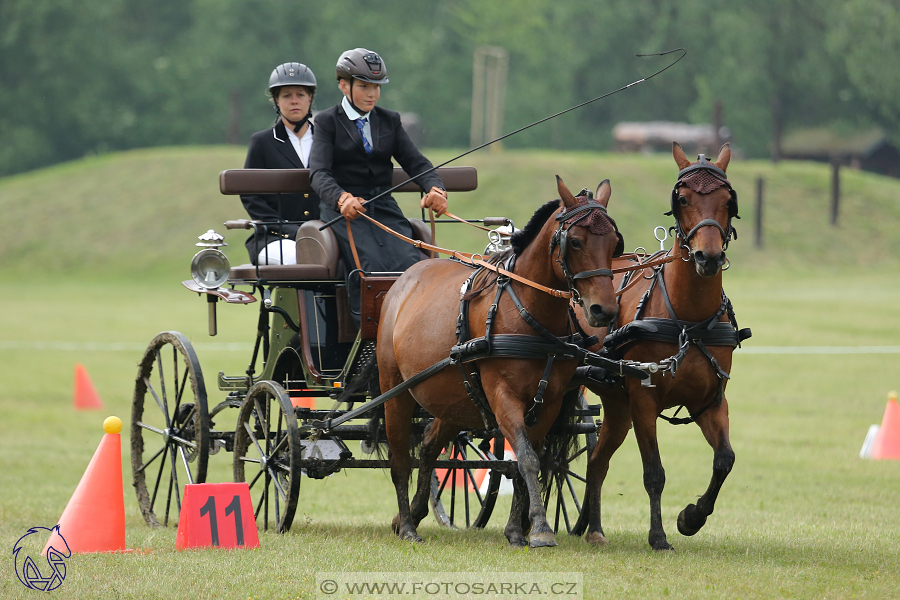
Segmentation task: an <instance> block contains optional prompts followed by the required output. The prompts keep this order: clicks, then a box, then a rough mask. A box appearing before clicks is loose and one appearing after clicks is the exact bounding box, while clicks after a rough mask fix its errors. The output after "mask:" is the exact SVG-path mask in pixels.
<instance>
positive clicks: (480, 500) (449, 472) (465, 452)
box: [431, 432, 504, 529]
mask: <svg viewBox="0 0 900 600" xmlns="http://www.w3.org/2000/svg"><path fill="white" fill-rule="evenodd" d="M491 448H493V452H492V451H491ZM503 448H504V439H503V436H502V435H497V436H495V437H494V438H488V439H486V440H484V441H483V442H482V443H481V444H478V445H475V443H474V441H473V440H472V439H471V438H470V437H469V435H468V433H466V432H462V433H460V434H459V435H458V436H457V437H456V439H455V440H453V443H452V445H451V449H450V456H449V459H448V461H447V462H449V461H453V460H456V459H462V460H484V461H494V460H503V454H504V452H503ZM498 449H499V453H500V458H499V459H498V458H497V457H496V454H497V451H498ZM442 462H445V461H443V460H439V461H438V465H439V467H438V468H440V464H441V463H442ZM502 479H503V475H502V474H501V473H500V472H498V471H496V470H494V469H491V468H486V469H445V470H444V471H443V472H442V473H440V474H438V472H437V471H436V472H435V473H433V474H432V476H431V509H432V511H433V512H434V517H435V519H437V522H438V523H440V524H441V525H444V526H445V527H458V526H461V525H462V523H463V519H465V526H466V528H467V529H469V528H474V529H482V528H483V527H484V526H485V525H487V522H488V519H490V518H491V512H492V511H493V510H494V504H496V502H497V493H498V492H499V491H500V483H501V481H502Z"/></svg>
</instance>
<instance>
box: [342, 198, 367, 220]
mask: <svg viewBox="0 0 900 600" xmlns="http://www.w3.org/2000/svg"><path fill="white" fill-rule="evenodd" d="M362 203H363V199H362V198H357V197H356V196H354V195H353V194H351V193H350V192H344V193H343V194H341V197H340V198H338V201H337V205H338V210H339V211H341V214H342V215H343V216H344V218H346V219H347V220H348V221H352V220H353V219H355V218H356V217H358V216H359V215H361V214H363V213H364V212H366V207H365V206H363V205H362Z"/></svg>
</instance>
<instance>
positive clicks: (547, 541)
mask: <svg viewBox="0 0 900 600" xmlns="http://www.w3.org/2000/svg"><path fill="white" fill-rule="evenodd" d="M557 190H558V192H559V196H560V200H553V201H551V202H548V203H547V204H545V205H544V206H543V207H541V208H540V209H538V211H537V212H536V213H535V214H534V215H533V216H532V218H531V220H530V222H529V223H528V225H527V226H526V227H525V229H524V230H522V231H521V232H517V233H516V234H515V235H514V236H513V239H512V246H513V249H512V250H508V251H506V252H503V253H499V254H497V255H493V256H492V257H491V261H490V263H491V264H494V265H498V266H504V269H507V270H508V272H512V273H513V274H514V275H511V276H506V275H503V274H495V273H494V272H491V271H490V270H487V269H482V270H479V271H473V269H472V268H471V267H470V266H468V265H466V264H463V263H461V262H460V261H456V260H451V259H439V260H427V261H422V262H419V263H417V264H415V265H413V266H412V267H410V268H409V269H408V270H407V271H406V272H405V273H404V274H403V275H402V276H401V277H400V278H399V279H398V280H397V282H396V283H395V284H394V285H393V286H392V287H391V289H390V291H389V292H388V294H387V296H386V298H385V301H384V304H383V307H382V312H381V318H380V322H379V327H378V343H377V365H378V372H379V383H380V386H381V389H382V390H388V389H391V388H393V387H395V386H397V385H399V384H400V383H402V382H403V381H405V380H407V379H409V378H411V377H412V376H414V375H416V374H417V373H419V372H421V371H424V370H425V369H426V368H428V367H429V366H432V365H434V364H435V363H437V362H439V361H441V360H442V359H445V358H446V357H447V356H448V354H450V353H451V348H454V350H456V349H458V348H460V347H463V346H466V344H464V343H461V342H460V340H463V341H465V340H466V339H469V340H472V343H476V342H477V343H479V344H482V345H489V346H490V347H491V353H490V354H488V355H487V356H486V357H482V358H480V359H479V360H477V361H476V362H469V363H464V361H463V360H462V359H461V360H460V361H459V362H458V363H457V364H455V365H451V366H447V367H446V368H443V369H442V370H440V371H438V372H437V373H436V374H435V375H434V376H432V377H430V378H428V379H426V380H424V381H423V382H422V383H419V384H416V385H415V386H413V387H412V388H411V389H410V390H409V391H407V392H404V393H402V394H400V395H399V396H397V397H395V398H393V399H392V400H390V401H388V402H387V403H386V404H385V414H384V418H385V430H386V435H387V440H388V444H389V448H390V467H391V479H392V481H393V483H394V486H395V488H396V492H397V502H398V507H399V512H398V514H397V515H396V516H395V517H394V519H393V522H392V528H393V530H394V532H395V533H397V534H398V535H399V537H400V538H401V539H403V540H412V541H417V542H418V541H422V539H421V538H420V537H419V535H418V533H417V531H416V528H417V526H418V524H419V523H420V522H421V520H422V519H423V518H424V517H425V516H426V515H427V514H428V504H429V499H430V491H431V477H432V472H433V471H434V466H435V462H436V460H437V458H438V455H439V454H440V452H441V450H442V449H443V448H445V447H446V446H447V445H448V444H449V443H450V441H451V440H452V439H453V438H454V437H456V435H457V434H458V433H459V432H460V431H463V430H471V429H483V428H487V427H488V425H489V421H495V422H496V425H495V426H496V427H499V429H500V431H501V432H502V434H503V436H504V437H505V438H506V439H507V440H508V441H509V443H510V445H511V447H512V449H513V451H514V452H515V454H516V457H517V459H518V472H519V476H520V477H521V479H519V478H517V486H516V487H517V488H523V487H524V488H526V489H525V490H523V493H524V494H526V496H527V499H528V504H529V510H528V516H529V518H530V519H531V523H532V527H531V532H530V536H529V538H528V539H527V540H526V539H525V537H524V535H523V533H522V530H521V527H518V528H517V529H516V528H512V529H511V530H508V531H507V538H508V539H509V541H510V544H511V545H514V546H524V545H526V544H528V545H530V546H532V547H540V546H555V545H556V537H555V535H554V532H553V529H552V528H551V527H550V525H549V524H548V523H547V519H546V513H545V509H544V506H543V503H542V502H541V496H540V486H539V482H538V471H539V467H540V465H539V461H538V457H537V454H536V453H535V449H534V448H535V446H536V445H537V446H539V445H540V443H541V442H542V441H543V439H544V437H545V436H546V435H547V432H548V430H549V429H550V427H551V425H552V424H553V422H554V420H555V419H556V417H557V414H558V413H559V411H560V407H561V404H562V401H563V395H564V393H565V389H566V385H567V384H568V382H569V380H570V379H571V377H572V375H573V373H574V372H575V369H576V367H577V362H578V361H577V360H575V359H573V358H572V357H569V356H567V355H566V351H565V350H564V349H562V350H561V348H562V346H561V345H560V340H559V337H560V336H566V335H569V334H572V333H573V332H572V330H571V326H572V321H571V320H570V317H569V314H570V308H569V307H570V300H569V296H574V299H575V300H576V301H577V302H578V303H579V304H581V306H582V308H583V317H584V320H585V321H586V322H588V323H590V324H592V325H593V326H595V327H604V326H606V325H608V324H609V323H611V322H613V321H614V319H615V316H616V312H617V310H618V307H617V305H616V299H615V292H614V290H613V287H612V272H611V271H610V269H609V267H610V264H611V262H612V258H613V255H614V254H615V253H616V252H618V253H621V248H622V241H621V236H620V235H619V233H618V230H617V229H616V227H615V223H614V222H613V221H612V219H610V218H609V217H608V215H607V214H606V207H607V205H608V203H609V197H610V193H611V188H610V185H609V181H608V180H606V181H604V182H602V183H601V184H600V186H599V187H598V188H597V191H596V199H593V198H591V197H590V193H589V192H587V191H585V192H583V195H580V196H579V197H578V198H576V197H575V196H573V194H572V193H571V192H570V191H569V190H568V188H567V187H566V186H565V184H564V183H563V181H562V180H561V179H560V178H559V177H557ZM517 278H525V279H527V280H530V282H532V284H536V285H537V287H534V286H533V285H532V284H529V285H526V284H524V283H522V282H521V281H520V279H517ZM540 287H543V288H544V289H543V290H542V289H538V288H540ZM548 288H552V289H548ZM555 288H563V289H566V288H568V290H569V292H568V293H565V292H562V293H561V292H560V290H558V289H555ZM466 290H468V291H467V292H466V293H465V294H463V292H465V291H466ZM488 290H490V291H488ZM548 292H553V293H548ZM461 295H462V300H461ZM460 330H462V331H464V332H465V333H466V334H468V335H463V336H459V335H458V333H459V331H460ZM536 333H537V334H539V335H536ZM479 338H480V339H481V341H478V340H479ZM535 339H536V340H537V342H535V341H534V340H535ZM485 340H487V342H485ZM504 340H505V341H506V342H507V343H506V344H505V347H506V350H507V351H508V352H506V353H504V352H499V355H498V354H497V353H494V350H495V349H500V348H501V346H504V345H503V344H501V342H503V341H504ZM529 344H531V345H534V344H537V348H538V352H536V353H534V354H533V355H529V354H528V347H529ZM542 344H543V345H542ZM517 352H520V354H517ZM555 353H560V354H559V355H558V357H557V358H558V360H553V358H550V357H549V355H551V354H555ZM451 357H452V354H451ZM464 364H465V365H466V366H468V369H465V368H463V366H464ZM471 365H476V366H475V367H474V368H473V367H472V366H471ZM479 384H480V385H479ZM473 388H477V389H480V390H481V393H480V395H479V394H477V393H473ZM416 404H418V405H420V406H422V407H424V408H425V409H426V410H427V411H428V412H429V413H430V414H431V415H433V416H434V420H433V422H432V424H431V425H430V427H429V428H428V429H427V431H426V432H425V436H424V440H423V442H422V444H421V446H420V448H419V475H418V483H417V486H416V490H415V496H414V497H413V500H412V503H411V504H410V502H409V489H408V488H409V481H410V479H411V473H412V457H411V456H410V430H411V421H412V419H413V412H414V409H415V407H416ZM530 417H531V418H530ZM490 425H491V426H494V425H493V424H492V423H491V424H490Z"/></svg>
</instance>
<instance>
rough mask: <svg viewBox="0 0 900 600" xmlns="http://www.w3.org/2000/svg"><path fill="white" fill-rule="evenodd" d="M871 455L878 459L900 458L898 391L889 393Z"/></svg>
mask: <svg viewBox="0 0 900 600" xmlns="http://www.w3.org/2000/svg"><path fill="white" fill-rule="evenodd" d="M871 457H872V458H874V459H876V460H879V459H900V406H898V405H897V392H891V393H890V394H888V403H887V406H886V407H885V409H884V418H883V419H882V420H881V427H880V428H879V429H878V434H877V435H876V436H875V441H874V442H872V454H871Z"/></svg>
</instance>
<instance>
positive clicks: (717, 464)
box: [678, 399, 734, 535]
mask: <svg viewBox="0 0 900 600" xmlns="http://www.w3.org/2000/svg"><path fill="white" fill-rule="evenodd" d="M697 425H699V426H700V430H701V431H702V432H703V435H704V437H705V438H706V441H707V442H708V443H709V445H710V446H711V447H712V449H713V450H714V454H713V473H712V479H711V480H710V482H709V487H708V488H707V490H706V493H704V494H703V495H702V496H700V499H699V500H697V503H696V504H688V505H687V507H685V509H684V510H682V511H681V513H680V514H679V515H678V531H679V533H681V535H694V534H695V533H697V532H698V531H700V529H701V528H702V527H703V526H704V525H705V524H706V518H707V517H708V516H709V515H711V514H712V512H713V509H714V508H715V506H716V498H718V496H719V490H720V489H722V484H723V483H725V478H726V477H728V474H729V473H730V472H731V468H732V466H734V450H732V449H731V442H730V441H729V438H728V402H727V401H726V400H724V399H723V400H722V406H718V407H717V406H713V407H710V408H709V409H707V410H706V411H704V412H703V414H701V415H700V416H699V417H698V418H697Z"/></svg>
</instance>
